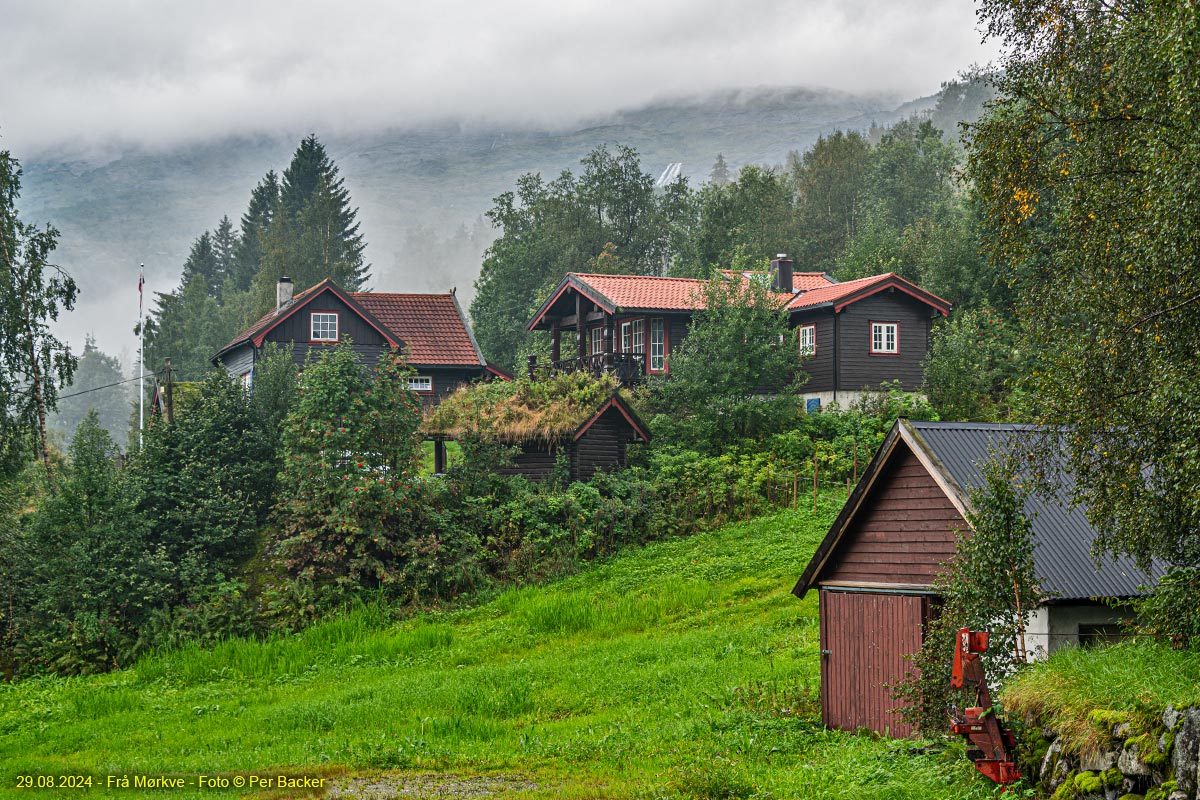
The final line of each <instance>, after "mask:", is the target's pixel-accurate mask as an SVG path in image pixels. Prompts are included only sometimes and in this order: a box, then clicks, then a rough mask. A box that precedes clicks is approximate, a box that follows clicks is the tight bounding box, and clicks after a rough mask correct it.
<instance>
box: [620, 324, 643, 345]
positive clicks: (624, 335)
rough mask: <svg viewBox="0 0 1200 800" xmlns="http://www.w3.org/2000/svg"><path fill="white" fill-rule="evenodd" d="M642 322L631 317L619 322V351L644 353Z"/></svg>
mask: <svg viewBox="0 0 1200 800" xmlns="http://www.w3.org/2000/svg"><path fill="white" fill-rule="evenodd" d="M643 324H644V322H643V321H642V320H640V319H631V320H629V321H628V322H622V323H621V352H622V353H644V352H646V350H645V347H646V344H645V339H644V338H643V334H642V330H643V327H642V326H643Z"/></svg>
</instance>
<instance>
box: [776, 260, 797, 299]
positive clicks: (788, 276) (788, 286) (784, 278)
mask: <svg viewBox="0 0 1200 800" xmlns="http://www.w3.org/2000/svg"><path fill="white" fill-rule="evenodd" d="M771 276H772V277H771V288H772V289H774V290H775V291H777V292H787V293H788V294H791V293H792V291H793V290H792V260H791V259H790V258H788V257H787V253H780V254H779V255H777V256H775V258H774V259H772V261H771Z"/></svg>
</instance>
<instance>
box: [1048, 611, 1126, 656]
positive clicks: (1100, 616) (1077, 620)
mask: <svg viewBox="0 0 1200 800" xmlns="http://www.w3.org/2000/svg"><path fill="white" fill-rule="evenodd" d="M1132 618H1133V614H1132V612H1129V611H1126V610H1118V609H1113V608H1109V607H1108V606H1100V605H1044V606H1040V607H1039V608H1038V610H1037V611H1036V612H1034V614H1033V617H1032V618H1031V619H1030V620H1029V626H1028V627H1027V628H1026V631H1025V649H1026V650H1027V651H1028V653H1029V660H1031V661H1032V660H1035V659H1039V658H1045V657H1046V656H1047V655H1049V654H1050V653H1053V652H1054V651H1055V650H1057V649H1058V648H1060V647H1064V646H1066V645H1078V644H1079V626H1080V625H1114V624H1116V623H1119V622H1124V621H1126V620H1130V619H1132Z"/></svg>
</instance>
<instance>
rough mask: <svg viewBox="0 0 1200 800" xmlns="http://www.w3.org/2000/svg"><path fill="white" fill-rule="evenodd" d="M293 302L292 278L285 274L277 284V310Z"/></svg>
mask: <svg viewBox="0 0 1200 800" xmlns="http://www.w3.org/2000/svg"><path fill="white" fill-rule="evenodd" d="M290 302H292V279H291V278H289V277H288V276H287V275H284V276H283V277H282V278H280V279H279V283H277V284H275V310H276V311H278V310H279V309H281V308H283V307H284V306H286V305H287V304H288V303H290Z"/></svg>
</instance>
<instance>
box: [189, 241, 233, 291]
mask: <svg viewBox="0 0 1200 800" xmlns="http://www.w3.org/2000/svg"><path fill="white" fill-rule="evenodd" d="M193 282H198V283H199V284H200V285H201V286H203V287H204V291H205V293H206V294H208V296H210V297H216V296H217V294H218V290H219V289H220V287H221V284H222V283H223V282H224V276H222V275H220V274H219V266H218V264H217V254H216V251H215V250H214V249H213V238H212V234H211V233H209V232H208V231H205V232H204V233H202V234H200V236H199V237H198V238H197V239H196V241H194V242H192V250H191V252H190V253H188V257H187V261H185V262H183V279H182V283H183V286H188V285H190V284H192V283H193Z"/></svg>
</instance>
